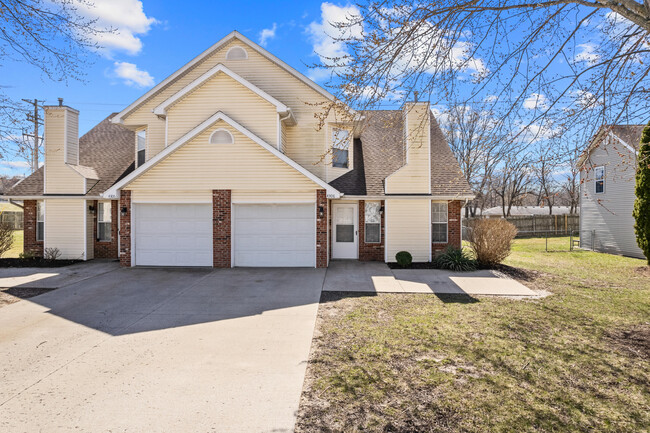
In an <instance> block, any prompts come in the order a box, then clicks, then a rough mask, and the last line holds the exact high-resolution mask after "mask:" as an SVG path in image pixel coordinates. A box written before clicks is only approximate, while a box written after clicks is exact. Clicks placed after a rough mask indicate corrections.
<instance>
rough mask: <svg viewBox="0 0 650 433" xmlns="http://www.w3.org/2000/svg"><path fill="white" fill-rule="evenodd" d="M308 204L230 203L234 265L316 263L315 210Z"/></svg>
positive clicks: (314, 264) (309, 265)
mask: <svg viewBox="0 0 650 433" xmlns="http://www.w3.org/2000/svg"><path fill="white" fill-rule="evenodd" d="M314 206H315V205H314V204H313V203H311V204H254V205H253V204H237V205H235V206H233V212H234V215H233V224H234V230H233V231H234V236H233V241H234V264H235V266H264V267H277V266H288V267H294V266H301V267H314V266H316V219H315V218H316V211H315V207H314Z"/></svg>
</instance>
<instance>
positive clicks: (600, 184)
mask: <svg viewBox="0 0 650 433" xmlns="http://www.w3.org/2000/svg"><path fill="white" fill-rule="evenodd" d="M594 177H595V179H596V182H595V185H594V188H595V192H596V194H603V193H604V192H605V167H604V166H599V167H595V168H594Z"/></svg>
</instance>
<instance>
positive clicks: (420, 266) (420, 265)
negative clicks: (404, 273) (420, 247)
mask: <svg viewBox="0 0 650 433" xmlns="http://www.w3.org/2000/svg"><path fill="white" fill-rule="evenodd" d="M386 264H387V265H388V267H389V268H391V269H440V268H438V267H437V266H436V264H435V263H434V262H413V263H411V266H406V267H402V266H400V265H399V264H398V263H395V262H389V263H386Z"/></svg>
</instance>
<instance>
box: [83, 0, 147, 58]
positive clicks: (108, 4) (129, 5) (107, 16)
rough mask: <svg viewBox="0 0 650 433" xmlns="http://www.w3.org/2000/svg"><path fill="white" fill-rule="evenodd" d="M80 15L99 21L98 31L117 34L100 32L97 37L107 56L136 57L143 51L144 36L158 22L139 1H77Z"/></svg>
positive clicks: (95, 37) (95, 38) (97, 24)
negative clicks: (119, 54)
mask: <svg viewBox="0 0 650 433" xmlns="http://www.w3.org/2000/svg"><path fill="white" fill-rule="evenodd" d="M75 3H76V4H75V6H76V7H77V8H78V10H79V13H80V14H82V15H84V16H86V17H88V18H91V19H96V20H97V21H96V23H95V27H96V28H98V29H113V30H114V31H113V32H100V33H98V34H96V35H95V36H93V38H94V40H95V42H97V43H98V44H99V45H100V46H101V47H102V48H101V52H103V53H104V54H105V55H106V56H108V57H112V55H113V53H115V52H125V53H127V54H131V55H135V54H138V53H139V52H140V51H141V50H142V41H141V40H140V36H143V35H146V34H147V33H148V32H149V30H150V29H151V26H152V25H153V24H155V23H157V22H158V21H157V20H156V19H155V18H153V17H148V16H147V15H146V14H145V13H144V10H143V7H142V2H141V1H139V0H94V1H93V2H84V1H76V2H75Z"/></svg>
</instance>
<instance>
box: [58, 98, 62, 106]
mask: <svg viewBox="0 0 650 433" xmlns="http://www.w3.org/2000/svg"><path fill="white" fill-rule="evenodd" d="M57 99H58V100H59V107H63V98H57Z"/></svg>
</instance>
